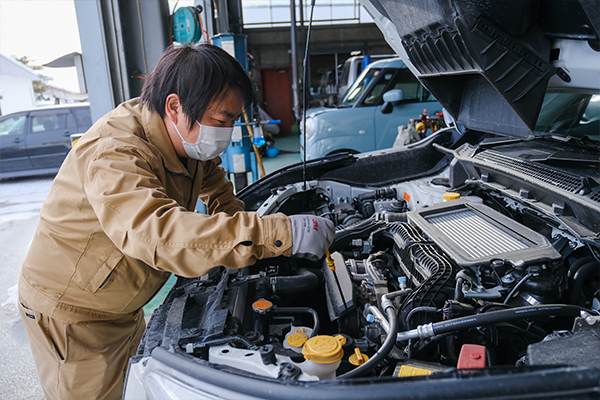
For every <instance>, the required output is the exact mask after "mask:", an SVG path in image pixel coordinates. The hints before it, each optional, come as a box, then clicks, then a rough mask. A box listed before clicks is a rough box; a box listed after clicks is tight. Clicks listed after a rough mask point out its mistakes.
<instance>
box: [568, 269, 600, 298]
mask: <svg viewBox="0 0 600 400" xmlns="http://www.w3.org/2000/svg"><path fill="white" fill-rule="evenodd" d="M599 270H600V263H598V262H597V261H592V262H589V263H587V264H584V265H582V266H581V267H580V268H579V269H577V272H575V275H574V276H573V286H572V287H571V290H570V292H571V299H570V300H571V303H572V304H577V303H579V297H580V295H581V289H582V288H583V285H584V284H585V282H586V281H587V279H588V278H589V277H591V276H593V275H594V274H598V272H599Z"/></svg>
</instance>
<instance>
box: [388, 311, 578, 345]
mask: <svg viewBox="0 0 600 400" xmlns="http://www.w3.org/2000/svg"><path fill="white" fill-rule="evenodd" d="M581 310H582V308H581V307H578V306H573V305H568V304H546V305H541V306H527V307H515V308H509V309H507V310H498V311H491V312H487V313H483V314H477V315H469V316H467V317H460V318H454V319H451V320H447V321H442V322H436V323H429V324H426V325H421V326H419V327H417V328H416V329H412V330H410V331H405V332H400V333H399V334H398V335H397V337H396V340H397V341H399V342H402V341H406V340H409V339H418V338H421V339H426V338H429V337H432V336H435V335H439V334H442V333H448V332H455V331H460V330H463V329H469V328H475V327H477V326H482V325H491V324H497V323H500V322H507V321H513V320H517V319H523V318H531V317H549V316H559V315H560V316H566V317H574V318H575V317H578V316H579V315H580V311H581Z"/></svg>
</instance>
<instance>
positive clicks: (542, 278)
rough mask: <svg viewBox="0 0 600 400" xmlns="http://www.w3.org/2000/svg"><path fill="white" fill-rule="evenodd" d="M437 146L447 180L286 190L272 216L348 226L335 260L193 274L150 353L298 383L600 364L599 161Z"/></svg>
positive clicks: (146, 350)
mask: <svg viewBox="0 0 600 400" xmlns="http://www.w3.org/2000/svg"><path fill="white" fill-rule="evenodd" d="M427 146H429V147H432V146H433V147H435V148H436V149H437V151H439V152H440V154H450V155H451V157H449V159H451V160H452V161H449V162H448V163H447V164H446V166H445V167H444V168H442V169H440V170H439V171H438V172H437V173H436V174H435V175H432V176H423V177H420V178H417V179H411V180H404V181H400V182H399V183H394V184H390V185H382V186H379V187H377V188H373V187H364V186H353V185H351V184H349V183H345V182H341V181H343V180H341V179H338V180H327V179H314V180H308V181H307V182H306V183H304V182H296V183H289V184H286V185H281V186H279V187H278V188H277V189H274V190H271V191H270V192H269V193H270V194H269V196H268V197H267V198H263V199H262V200H261V201H258V202H256V204H255V208H256V211H257V212H259V213H260V214H261V215H266V214H272V213H275V212H282V213H285V214H288V215H290V214H311V215H319V216H322V217H327V218H330V219H331V220H332V221H334V223H335V224H336V238H335V242H334V244H333V245H332V247H331V249H330V250H331V256H330V257H326V258H325V259H323V260H320V261H318V262H310V261H307V260H304V259H295V258H286V257H280V258H276V259H264V260H259V261H258V262H256V264H255V265H252V266H250V267H247V268H244V269H241V270H233V269H227V268H217V269H214V270H213V271H211V273H210V274H208V275H206V276H204V277H201V278H197V279H184V278H179V280H178V282H177V284H176V286H175V288H174V289H173V290H172V291H171V293H170V294H169V297H168V298H167V301H166V302H165V304H164V305H163V306H162V307H161V308H160V309H159V310H157V311H156V312H155V314H154V315H153V317H152V320H151V321H150V324H149V327H148V330H147V332H146V334H145V337H144V339H143V341H142V345H141V347H140V351H139V353H138V354H140V356H143V355H146V356H148V355H149V354H150V352H151V351H152V349H154V348H155V347H162V348H165V349H168V350H169V351H171V352H174V353H177V354H180V355H182V356H184V357H187V358H190V359H192V360H194V361H196V362H200V363H204V364H206V365H209V366H211V367H213V368H217V369H220V370H224V371H230V372H234V373H236V374H242V375H247V376H254V377H260V378H264V379H273V380H277V381H281V382H288V383H289V382H296V381H299V382H300V381H327V380H331V379H338V380H341V379H352V378H358V377H368V378H371V379H383V378H388V377H394V378H409V377H414V376H429V375H436V374H442V375H443V374H444V373H449V372H452V371H457V370H468V371H470V370H475V369H481V368H488V369H489V368H494V367H500V368H507V367H508V368H517V369H519V368H520V369H523V368H524V369H527V368H535V367H538V366H548V365H552V366H565V365H567V366H592V367H596V368H599V367H600V337H599V336H600V317H598V311H599V310H600V281H599V279H598V274H599V272H600V261H599V254H600V252H599V250H598V237H597V233H594V232H598V231H599V224H600V218H599V215H600V189H599V187H598V186H599V185H598V182H600V179H599V178H598V176H597V175H598V170H597V168H595V169H594V168H589V169H587V171H592V172H591V174H590V175H588V176H585V175H577V174H575V173H572V172H569V168H568V167H566V168H563V169H559V168H556V167H554V166H548V165H543V164H541V163H539V162H534V161H531V160H527V159H526V158H525V157H522V156H521V157H516V156H515V155H514V154H513V153H511V151H512V149H513V148H512V147H511V145H510V144H505V145H502V144H500V145H498V144H497V143H496V144H495V146H494V149H491V148H490V147H491V146H488V147H486V146H481V145H477V146H474V145H470V144H468V143H464V144H462V145H460V146H459V145H457V146H454V149H453V150H450V149H449V148H446V147H444V146H442V145H439V144H435V143H433V144H432V143H429V144H427ZM503 146H504V147H503ZM366 158H368V157H366ZM366 158H365V159H366ZM358 162H360V160H359V161H358ZM593 171H595V172H593ZM578 172H581V168H579V169H578ZM550 173H551V174H550ZM548 176H551V177H552V178H550V179H552V181H548V179H549V178H547V177H548Z"/></svg>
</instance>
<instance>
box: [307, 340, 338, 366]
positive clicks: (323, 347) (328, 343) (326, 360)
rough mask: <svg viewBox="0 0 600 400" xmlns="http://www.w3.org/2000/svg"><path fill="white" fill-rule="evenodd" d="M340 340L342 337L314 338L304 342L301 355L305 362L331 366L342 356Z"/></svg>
mask: <svg viewBox="0 0 600 400" xmlns="http://www.w3.org/2000/svg"><path fill="white" fill-rule="evenodd" d="M340 338H341V339H343V336H337V337H333V336H329V335H318V336H314V337H312V338H310V339H308V340H307V341H306V343H305V344H304V348H303V349H302V354H303V355H304V358H306V359H307V360H311V361H314V362H316V363H318V364H333V363H334V362H336V361H338V360H340V359H341V358H342V356H343V355H344V351H343V350H342V342H341V339H340Z"/></svg>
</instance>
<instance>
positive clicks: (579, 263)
mask: <svg viewBox="0 0 600 400" xmlns="http://www.w3.org/2000/svg"><path fill="white" fill-rule="evenodd" d="M592 261H596V259H595V258H594V256H588V257H583V258H580V259H578V260H576V261H575V262H574V263H573V264H571V266H570V267H569V271H568V272H567V277H568V278H573V277H574V276H575V273H576V272H577V271H578V270H579V268H581V266H582V265H584V264H587V263H589V262H592Z"/></svg>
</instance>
